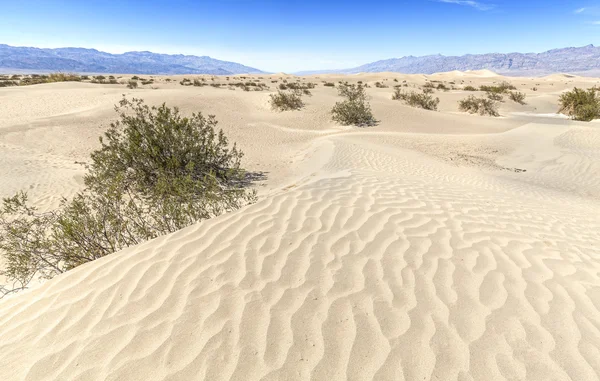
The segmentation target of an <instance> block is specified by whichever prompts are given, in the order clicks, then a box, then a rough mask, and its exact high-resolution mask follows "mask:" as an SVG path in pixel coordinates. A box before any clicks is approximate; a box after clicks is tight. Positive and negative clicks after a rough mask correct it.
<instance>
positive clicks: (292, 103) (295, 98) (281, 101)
mask: <svg viewBox="0 0 600 381" xmlns="http://www.w3.org/2000/svg"><path fill="white" fill-rule="evenodd" d="M270 97H271V100H270V103H271V107H272V108H273V109H274V110H279V111H287V110H299V109H301V108H302V107H303V106H304V103H303V102H302V91H301V90H292V91H287V92H284V91H281V90H278V91H277V94H271V95H270Z"/></svg>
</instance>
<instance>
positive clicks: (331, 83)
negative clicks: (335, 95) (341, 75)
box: [323, 82, 335, 87]
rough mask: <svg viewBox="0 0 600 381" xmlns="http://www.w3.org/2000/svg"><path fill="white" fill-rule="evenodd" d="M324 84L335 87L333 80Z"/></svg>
mask: <svg viewBox="0 0 600 381" xmlns="http://www.w3.org/2000/svg"><path fill="white" fill-rule="evenodd" d="M323 86H326V87H335V83H333V82H325V83H324V84H323Z"/></svg>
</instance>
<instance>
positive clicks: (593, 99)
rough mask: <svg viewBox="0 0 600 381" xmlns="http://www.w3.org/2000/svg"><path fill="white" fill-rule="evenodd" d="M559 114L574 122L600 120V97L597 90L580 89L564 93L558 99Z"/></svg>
mask: <svg viewBox="0 0 600 381" xmlns="http://www.w3.org/2000/svg"><path fill="white" fill-rule="evenodd" d="M558 102H559V106H560V109H559V110H558V112H560V113H563V114H565V115H568V116H570V117H571V118H572V119H573V120H579V121H584V122H589V121H592V120H594V119H600V97H599V96H598V92H597V90H596V89H595V88H591V89H587V90H584V89H579V88H577V87H575V88H574V89H573V90H571V91H567V92H566V93H563V94H562V95H561V96H560V98H559V99H558Z"/></svg>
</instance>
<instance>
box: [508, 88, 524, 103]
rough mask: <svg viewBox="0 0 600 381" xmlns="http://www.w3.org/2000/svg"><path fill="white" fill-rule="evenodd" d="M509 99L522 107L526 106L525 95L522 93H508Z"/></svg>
mask: <svg viewBox="0 0 600 381" xmlns="http://www.w3.org/2000/svg"><path fill="white" fill-rule="evenodd" d="M508 97H509V98H510V100H511V101H513V102H517V103H519V104H522V105H524V104H525V93H521V92H519V91H510V92H509V93H508Z"/></svg>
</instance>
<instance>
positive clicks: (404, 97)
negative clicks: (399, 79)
mask: <svg viewBox="0 0 600 381" xmlns="http://www.w3.org/2000/svg"><path fill="white" fill-rule="evenodd" d="M392 99H393V100H400V101H403V102H404V103H406V104H407V105H409V106H412V107H419V108H422V109H425V110H432V111H437V106H438V104H439V103H440V99H439V98H433V97H432V96H431V95H430V94H425V93H423V94H419V93H417V92H415V91H411V92H409V93H404V92H402V90H400V89H399V88H397V89H396V91H395V92H394V94H393V95H392Z"/></svg>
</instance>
